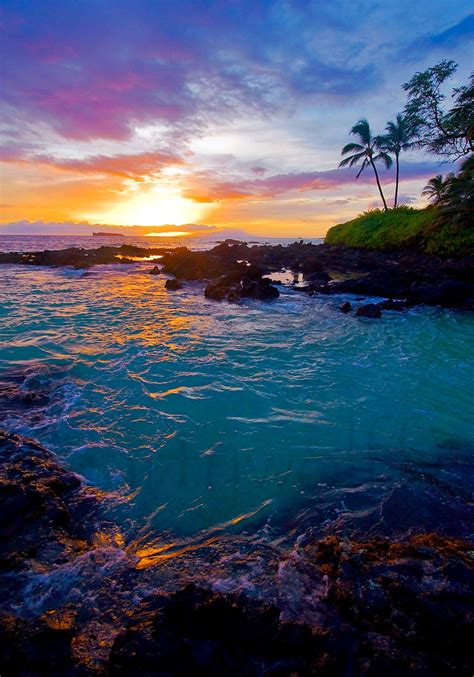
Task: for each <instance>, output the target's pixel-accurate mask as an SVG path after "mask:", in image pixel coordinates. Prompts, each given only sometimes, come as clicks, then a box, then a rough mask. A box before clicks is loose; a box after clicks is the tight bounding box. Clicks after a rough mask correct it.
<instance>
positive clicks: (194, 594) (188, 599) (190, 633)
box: [109, 585, 327, 677]
mask: <svg viewBox="0 0 474 677" xmlns="http://www.w3.org/2000/svg"><path fill="white" fill-rule="evenodd" d="M323 646H324V636H323V637H321V636H318V634H316V633H312V632H311V630H310V629H309V628H308V627H305V626H297V625H294V624H282V623H280V621H279V611H278V609H276V608H275V607H272V606H268V605H266V604H264V603H263V602H258V601H250V600H249V599H248V598H246V597H243V596H236V595H225V594H221V593H214V592H211V591H209V590H204V589H202V588H199V587H197V586H194V585H189V586H187V587H185V588H184V589H182V590H180V591H178V592H176V593H175V594H173V595H171V596H169V597H165V596H159V595H155V596H152V597H150V598H148V599H146V600H144V602H143V603H142V604H141V605H140V606H139V608H138V609H137V611H136V612H135V614H134V615H133V617H132V619H131V621H130V623H129V624H128V626H127V628H126V629H125V630H124V631H123V632H122V633H121V634H120V635H119V636H118V637H117V639H116V640H115V643H114V646H113V648H112V652H111V657H110V665H109V670H110V674H111V675H126V674H132V673H133V674H145V673H146V674H174V675H202V676H203V677H204V675H215V676H216V677H217V675H223V674H226V675H249V676H251V675H255V677H256V676H257V675H263V674H266V675H270V674H275V675H277V674H278V675H289V674H291V673H296V674H310V673H311V670H312V669H316V668H317V667H318V664H319V665H323V664H324V663H325V662H326V660H327V658H326V656H325V653H324V652H323V650H322V648H323Z"/></svg>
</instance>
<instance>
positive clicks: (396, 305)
mask: <svg viewBox="0 0 474 677" xmlns="http://www.w3.org/2000/svg"><path fill="white" fill-rule="evenodd" d="M377 305H378V307H379V308H381V309H382V310H405V309H406V308H408V305H409V304H408V303H407V302H406V301H394V300H393V299H387V300H386V301H381V302H380V303H377Z"/></svg>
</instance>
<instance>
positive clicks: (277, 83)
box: [0, 0, 378, 139]
mask: <svg viewBox="0 0 474 677" xmlns="http://www.w3.org/2000/svg"><path fill="white" fill-rule="evenodd" d="M328 27H330V28H331V30H332V31H333V33H334V39H337V36H339V37H340V39H343V38H344V40H348V41H350V33H347V30H348V28H349V23H348V22H347V21H342V19H341V18H338V17H335V16H334V12H333V11H331V9H330V8H325V7H324V6H323V5H321V6H319V7H315V6H313V3H306V2H303V3H289V2H267V1H263V0H261V1H258V0H257V1H255V0H252V1H250V0H244V1H242V2H238V3H230V4H229V3H222V2H220V1H217V0H214V1H212V0H192V1H191V0H180V1H178V2H174V3H169V2H162V1H160V0H137V1H136V2H133V3H131V2H128V1H125V0H115V1H114V2H113V3H104V2H96V1H94V0H92V1H91V2H74V3H71V2H59V1H54V0H53V1H52V0H43V1H42V2H41V3H39V4H38V3H37V2H36V1H33V0H30V1H27V0H6V2H5V3H4V21H3V35H2V41H1V44H2V47H1V50H2V53H1V55H0V58H1V59H2V63H4V64H6V67H5V68H4V72H3V88H4V101H5V103H6V104H7V105H8V106H9V107H11V108H12V109H13V111H16V110H19V111H21V112H22V113H23V114H25V115H26V116H27V117H29V118H30V119H32V120H38V121H43V122H47V123H48V124H50V125H51V127H52V128H54V129H55V130H56V131H57V132H59V133H60V134H62V135H63V136H65V137H67V138H73V139H86V138H106V137H110V138H117V139H124V138H128V136H129V134H130V130H131V129H132V128H133V127H134V126H136V125H139V124H145V123H147V122H149V121H156V120H161V121H162V122H164V123H165V124H169V125H172V126H174V127H175V129H176V128H177V127H178V126H180V125H181V126H183V125H184V126H191V127H192V128H193V129H196V125H197V126H198V127H201V126H202V125H203V124H205V123H206V121H208V120H210V119H214V120H216V119H220V118H222V115H231V116H232V115H235V114H236V113H237V112H238V111H241V110H243V109H245V110H257V111H259V112H265V111H266V112H271V111H272V110H274V108H275V106H280V107H281V106H284V105H286V104H291V105H293V104H294V103H295V102H296V99H297V98H298V97H302V96H303V97H304V96H307V95H310V96H312V97H316V98H318V97H319V98H320V99H324V98H325V97H343V98H347V97H348V96H349V95H351V94H354V93H356V92H357V93H358V94H361V93H362V92H363V91H368V90H369V89H372V88H374V87H375V85H376V84H377V81H378V76H377V75H376V69H375V67H374V66H373V64H371V63H369V64H364V65H355V64H354V63H351V61H349V60H345V59H339V60H338V61H337V62H335V59H334V56H333V55H331V54H329V53H328V54H326V53H325V52H324V51H322V50H316V49H315V48H314V40H315V39H316V38H317V36H318V34H321V36H322V35H323V33H324V32H325V31H327V29H328ZM290 96H291V98H292V99H293V100H291V99H290ZM182 131H184V130H182Z"/></svg>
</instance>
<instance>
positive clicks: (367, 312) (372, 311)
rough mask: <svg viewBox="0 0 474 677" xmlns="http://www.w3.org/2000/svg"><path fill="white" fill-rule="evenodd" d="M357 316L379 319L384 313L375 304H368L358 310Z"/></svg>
mask: <svg viewBox="0 0 474 677" xmlns="http://www.w3.org/2000/svg"><path fill="white" fill-rule="evenodd" d="M356 315H357V317H371V318H378V317H381V315H382V312H381V310H380V308H379V307H378V305H376V304H375V303H366V304H365V305H363V306H359V307H358V308H357V310H356Z"/></svg>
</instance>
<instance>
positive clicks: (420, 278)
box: [0, 240, 474, 310]
mask: <svg viewBox="0 0 474 677" xmlns="http://www.w3.org/2000/svg"><path fill="white" fill-rule="evenodd" d="M153 258H155V259H156V261H155V262H154V266H153V268H151V269H150V272H151V273H158V272H160V270H161V266H162V270H163V272H164V273H166V274H169V275H171V276H173V277H175V278H176V279H177V280H178V281H179V282H180V283H183V282H186V281H196V280H200V281H206V282H209V281H214V280H215V281H216V282H215V283H212V282H211V283H210V284H208V286H207V288H206V295H207V296H208V297H209V298H213V299H215V300H224V299H226V300H230V301H238V300H240V298H242V297H253V298H260V299H272V298H277V297H278V292H277V289H276V288H275V286H274V285H271V287H269V285H268V282H266V280H265V278H267V277H268V275H269V274H271V273H278V272H281V271H282V270H288V271H290V272H291V273H292V274H293V275H297V276H298V275H301V276H302V279H303V281H304V285H299V286H298V287H297V288H298V289H299V290H301V291H302V292H305V293H309V294H355V295H357V296H359V297H360V296H377V297H381V298H384V299H386V300H387V301H390V300H393V299H396V300H399V301H402V302H403V303H399V304H395V305H392V306H391V309H398V310H401V309H403V308H405V307H410V306H416V305H421V304H424V305H434V306H436V305H439V306H442V307H445V308H452V309H461V310H474V256H465V257H457V258H454V257H440V256H434V255H430V254H425V253H419V252H416V251H410V250H406V249H405V250H392V251H379V250H370V249H357V248H352V247H346V246H338V245H330V244H318V245H314V244H305V243H304V242H303V241H300V242H295V243H293V244H291V245H287V246H282V245H252V246H249V245H248V244H247V243H245V242H236V241H234V240H226V241H224V242H223V243H221V244H219V245H217V246H215V247H213V248H211V249H209V250H207V251H193V250H189V249H187V248H186V247H178V248H170V247H148V248H143V247H138V246H134V245H127V244H124V245H122V246H113V247H112V246H101V247H99V248H97V249H81V248H77V247H74V248H69V249H63V250H60V249H59V250H45V251H33V252H20V253H16V252H1V253H0V265H1V264H18V265H33V266H35V265H37V266H51V267H56V266H71V267H73V268H75V269H80V270H82V269H84V270H86V269H88V268H90V267H91V266H93V265H104V264H121V265H126V264H130V263H133V262H134V261H137V260H147V259H148V260H151V259H153ZM262 278H263V282H262ZM341 278H342V279H341ZM243 287H244V289H243ZM176 289H178V287H177V288H176ZM383 309H384V308H383V305H382V306H381V310H383Z"/></svg>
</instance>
